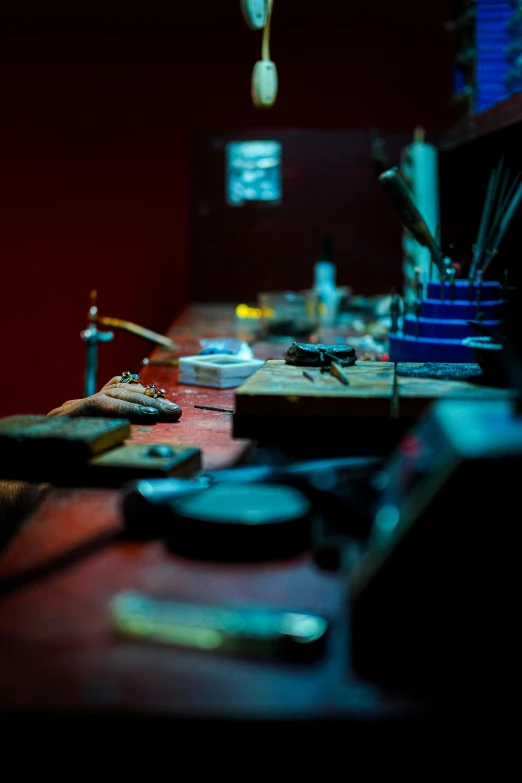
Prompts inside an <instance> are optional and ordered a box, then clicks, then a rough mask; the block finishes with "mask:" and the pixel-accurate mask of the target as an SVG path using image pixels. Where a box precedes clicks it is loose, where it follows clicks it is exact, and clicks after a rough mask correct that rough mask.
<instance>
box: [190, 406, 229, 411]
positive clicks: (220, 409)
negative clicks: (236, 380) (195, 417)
mask: <svg viewBox="0 0 522 783" xmlns="http://www.w3.org/2000/svg"><path fill="white" fill-rule="evenodd" d="M194 407H195V408H200V409H201V410H202V411H218V412H219V413H234V411H233V410H232V409H231V408H215V407H214V406H213V405H194Z"/></svg>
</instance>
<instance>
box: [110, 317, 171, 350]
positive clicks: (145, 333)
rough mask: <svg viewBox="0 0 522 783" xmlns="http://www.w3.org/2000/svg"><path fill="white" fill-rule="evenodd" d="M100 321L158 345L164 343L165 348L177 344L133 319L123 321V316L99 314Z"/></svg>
mask: <svg viewBox="0 0 522 783" xmlns="http://www.w3.org/2000/svg"><path fill="white" fill-rule="evenodd" d="M97 320H98V323H100V324H103V325H104V326H112V328H113V329H122V330H123V331H125V332H130V333H131V334H135V335H136V336H137V337H143V338H144V339H145V340H150V341H151V342H153V343H156V344H157V345H163V346H165V348H176V344H175V343H174V341H173V340H171V339H170V337H165V335H163V334H158V333H157V332H153V331H151V330H150V329H145V327H143V326H138V324H134V323H132V321H123V320H122V319H121V318H108V317H107V316H104V315H99V316H97Z"/></svg>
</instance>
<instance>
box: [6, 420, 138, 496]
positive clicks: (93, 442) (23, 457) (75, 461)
mask: <svg viewBox="0 0 522 783" xmlns="http://www.w3.org/2000/svg"><path fill="white" fill-rule="evenodd" d="M130 432H131V425H130V422H129V421H127V420H126V419H103V418H91V417H78V418H76V417H71V416H33V415H22V416H8V417H6V418H3V419H0V447H1V449H2V457H3V460H2V463H3V468H4V470H9V471H16V472H18V471H19V470H20V469H22V470H25V471H27V475H28V477H29V475H30V474H32V472H33V471H34V470H37V469H39V468H40V469H41V471H42V472H45V470H50V469H52V470H53V471H54V472H56V470H57V469H59V468H60V467H63V468H64V469H70V468H72V467H78V466H79V465H84V464H86V463H87V460H88V459H89V458H91V457H93V456H94V455H96V454H100V453H102V452H104V451H106V450H107V449H110V448H112V447H113V446H117V445H118V444H120V443H122V442H123V441H124V440H125V439H126V438H128V437H129V435H130ZM4 477H6V476H4ZM23 477H24V476H23V475H22V476H20V478H23ZM41 480H45V479H41Z"/></svg>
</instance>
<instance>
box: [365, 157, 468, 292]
mask: <svg viewBox="0 0 522 783" xmlns="http://www.w3.org/2000/svg"><path fill="white" fill-rule="evenodd" d="M379 182H380V184H381V185H382V187H383V189H384V190H385V191H386V193H387V194H388V196H389V197H390V198H391V200H392V201H393V203H394V204H395V206H396V208H397V210H398V212H399V215H400V217H401V220H402V223H403V225H404V226H405V227H406V228H407V229H408V231H410V232H411V233H412V235H413V237H414V239H416V240H417V242H418V243H419V244H420V245H422V246H423V247H427V248H428V250H429V251H430V255H431V257H432V259H433V262H434V263H435V265H436V266H437V268H438V270H439V272H440V276H441V279H442V280H446V279H447V278H450V279H451V277H452V276H454V274H455V268H454V266H453V264H452V262H451V260H450V259H449V258H446V257H445V256H444V253H443V252H442V249H441V247H440V245H439V244H438V242H436V240H435V238H434V237H433V236H432V234H431V233H430V230H429V229H428V226H427V225H426V223H425V221H424V218H423V217H422V215H421V214H420V212H419V210H418V209H417V207H416V206H415V203H414V201H413V198H412V195H411V192H410V190H409V188H408V185H407V184H406V182H405V181H404V179H403V177H402V176H401V174H400V171H399V169H398V167H397V166H394V168H392V169H388V171H385V172H384V173H383V174H381V176H380V177H379Z"/></svg>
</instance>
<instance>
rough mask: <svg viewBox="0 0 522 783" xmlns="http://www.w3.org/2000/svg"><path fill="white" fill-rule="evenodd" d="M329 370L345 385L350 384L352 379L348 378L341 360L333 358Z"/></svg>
mask: <svg viewBox="0 0 522 783" xmlns="http://www.w3.org/2000/svg"><path fill="white" fill-rule="evenodd" d="M328 370H329V372H330V375H331V376H332V377H334V378H337V380H338V381H340V382H341V383H343V384H344V385H345V386H349V385H350V381H349V380H348V378H347V377H346V375H345V373H344V372H343V368H342V365H340V364H339V362H337V361H335V360H332V361H331V362H330V366H329V368H328Z"/></svg>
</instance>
